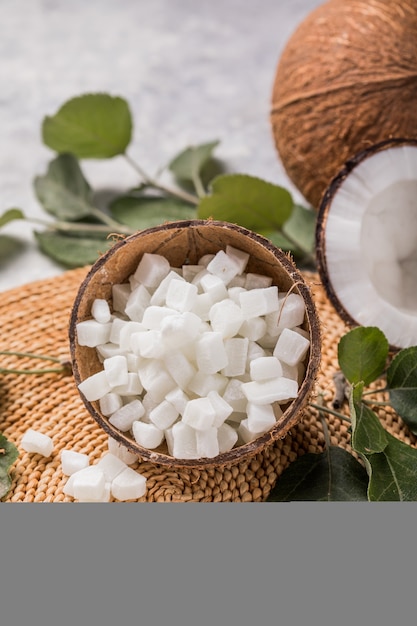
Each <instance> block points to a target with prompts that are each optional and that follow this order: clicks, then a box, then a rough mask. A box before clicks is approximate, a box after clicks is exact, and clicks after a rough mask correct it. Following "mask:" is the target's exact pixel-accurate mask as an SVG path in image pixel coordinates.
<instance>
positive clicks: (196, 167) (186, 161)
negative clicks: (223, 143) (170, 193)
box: [168, 140, 220, 181]
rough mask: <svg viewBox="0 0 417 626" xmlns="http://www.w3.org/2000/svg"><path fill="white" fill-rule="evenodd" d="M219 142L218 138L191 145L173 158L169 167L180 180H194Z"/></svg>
mask: <svg viewBox="0 0 417 626" xmlns="http://www.w3.org/2000/svg"><path fill="white" fill-rule="evenodd" d="M219 143H220V142H219V141H218V140H216V141H210V142H209V143H203V144H200V145H198V146H189V147H188V148H186V149H185V150H183V151H182V152H180V153H179V154H178V155H177V156H176V157H174V158H173V159H172V161H171V162H170V163H169V164H168V168H169V169H170V170H171V172H172V173H173V174H174V176H176V177H177V178H179V179H180V180H189V181H193V180H194V179H195V177H196V176H199V175H200V174H201V171H202V169H203V168H204V166H205V165H207V163H208V162H209V160H210V159H211V157H212V154H213V151H214V149H215V148H216V147H217V146H218V145H219Z"/></svg>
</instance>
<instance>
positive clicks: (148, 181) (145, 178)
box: [123, 152, 199, 206]
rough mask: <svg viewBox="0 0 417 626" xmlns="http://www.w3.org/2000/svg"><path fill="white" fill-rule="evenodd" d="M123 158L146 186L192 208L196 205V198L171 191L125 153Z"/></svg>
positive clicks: (177, 191)
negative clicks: (177, 199)
mask: <svg viewBox="0 0 417 626" xmlns="http://www.w3.org/2000/svg"><path fill="white" fill-rule="evenodd" d="M123 156H124V158H125V159H126V161H127V162H128V163H129V165H130V166H131V167H133V169H134V170H135V171H136V172H137V173H138V174H139V176H140V177H141V178H142V180H143V181H144V182H145V183H146V184H147V185H149V186H151V187H154V188H155V189H159V190H160V191H163V192H164V193H166V194H168V195H170V196H175V197H177V198H179V199H180V200H184V201H185V202H188V203H189V204H192V205H194V206H197V205H198V201H199V200H198V198H196V196H194V195H192V194H190V193H188V192H187V191H183V190H182V189H173V188H170V187H166V186H165V185H163V184H161V183H159V182H158V181H157V180H156V179H155V178H152V176H149V174H147V173H146V172H145V170H143V169H142V167H141V166H140V165H139V164H138V163H136V161H134V160H133V159H132V157H131V156H130V155H129V154H128V153H127V152H125V153H124V155H123Z"/></svg>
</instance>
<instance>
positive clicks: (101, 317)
mask: <svg viewBox="0 0 417 626" xmlns="http://www.w3.org/2000/svg"><path fill="white" fill-rule="evenodd" d="M91 315H92V316H93V318H94V319H95V320H96V321H97V322H100V324H105V323H107V322H110V320H111V311H110V307H109V303H108V302H107V300H104V298H95V299H94V301H93V304H92V305H91Z"/></svg>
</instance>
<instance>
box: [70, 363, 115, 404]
mask: <svg viewBox="0 0 417 626" xmlns="http://www.w3.org/2000/svg"><path fill="white" fill-rule="evenodd" d="M111 389H112V388H111V386H110V384H109V381H108V380H107V376H106V372H105V371H104V370H101V371H99V372H96V373H95V374H92V375H91V376H88V378H86V379H85V380H83V381H82V382H80V383H79V385H78V390H79V391H81V393H82V394H83V395H84V396H85V398H86V399H87V400H89V401H90V402H93V401H94V400H99V399H100V398H102V397H103V396H104V395H106V393H109V391H111Z"/></svg>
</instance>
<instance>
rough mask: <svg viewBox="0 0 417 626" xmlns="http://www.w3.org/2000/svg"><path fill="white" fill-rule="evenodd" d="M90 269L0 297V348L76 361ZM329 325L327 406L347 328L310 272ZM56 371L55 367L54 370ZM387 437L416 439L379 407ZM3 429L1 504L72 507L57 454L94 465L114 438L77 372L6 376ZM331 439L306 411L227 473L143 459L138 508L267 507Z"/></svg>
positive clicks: (337, 431)
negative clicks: (10, 449) (48, 445)
mask: <svg viewBox="0 0 417 626" xmlns="http://www.w3.org/2000/svg"><path fill="white" fill-rule="evenodd" d="M88 269H89V268H80V269H75V270H70V271H68V272H66V273H64V274H63V275H62V276H59V277H58V278H54V279H48V280H42V281H36V282H33V283H30V284H28V285H25V286H23V287H19V288H16V289H13V290H10V291H8V292H5V293H2V294H1V304H0V307H1V308H0V310H1V314H0V319H1V330H2V332H1V343H0V350H7V351H19V352H31V353H36V354H44V355H50V356H54V357H59V358H60V359H62V360H63V361H65V360H68V359H69V346H68V323H69V315H70V311H71V307H72V304H73V301H74V298H75V295H76V293H77V291H78V288H79V286H80V283H81V281H82V280H83V278H84V277H85V275H86V273H87V270H88ZM304 276H305V278H306V281H307V282H308V284H309V285H310V288H311V291H312V294H313V297H314V300H315V302H316V306H317V309H318V313H319V317H320V321H321V325H322V363H321V369H320V372H319V376H318V378H317V384H316V393H320V396H321V398H323V400H324V402H325V403H329V406H330V404H331V402H332V399H333V397H334V383H333V375H334V373H335V372H336V371H337V369H338V363H337V344H338V341H339V339H340V337H341V336H342V335H343V334H344V333H345V332H346V330H347V328H346V326H345V325H344V323H343V322H342V321H341V320H340V318H339V317H338V316H337V314H336V312H335V311H334V309H333V307H332V305H331V304H330V303H329V301H328V300H327V298H326V296H325V294H324V290H323V288H322V286H321V284H320V281H319V278H318V276H317V275H316V274H310V273H308V274H304ZM50 365H51V364H49V363H48V362H46V361H38V360H34V359H33V358H31V359H29V358H23V359H22V358H19V359H17V358H16V357H13V356H0V366H1V367H7V368H12V367H13V368H20V369H21V368H25V369H28V368H34V367H39V368H45V367H49V366H50ZM52 365H53V364H52ZM379 416H380V419H381V420H382V421H383V423H384V425H385V427H386V428H387V430H388V431H389V432H391V433H392V434H393V435H395V436H396V437H398V438H399V439H401V440H403V441H405V442H406V443H408V444H410V443H411V444H412V445H416V442H417V439H416V438H415V437H414V436H413V435H412V434H410V432H409V431H408V429H407V428H406V427H405V425H404V424H403V423H402V422H401V420H399V419H398V418H397V417H396V416H395V414H394V413H393V412H392V411H390V410H387V411H385V410H380V411H379ZM326 423H327V427H328V431H329V435H330V440H331V443H332V444H333V445H339V446H341V447H343V448H345V449H347V450H350V451H351V449H350V447H349V441H350V435H349V433H348V425H347V423H346V422H345V421H343V420H341V419H340V418H338V417H333V416H331V415H327V416H326ZM28 428H33V429H36V430H38V431H40V432H42V433H44V434H47V435H49V436H50V437H52V440H53V443H54V450H53V453H52V455H51V456H50V457H49V458H45V457H42V456H41V455H39V454H30V453H27V452H25V451H24V450H23V449H22V448H21V447H20V441H21V439H22V436H23V434H24V433H25V431H26V430H27V429H28ZM0 432H2V433H3V434H4V435H5V436H6V437H7V438H8V439H9V440H10V441H12V442H13V443H15V445H16V446H17V447H18V450H19V457H18V459H17V461H16V462H15V463H14V465H13V466H12V471H11V477H12V479H13V483H12V487H11V490H10V491H9V493H8V494H7V495H6V496H5V497H4V500H3V501H4V502H74V500H73V499H72V498H71V497H69V496H67V495H65V494H64V493H63V488H64V486H65V483H66V481H67V477H66V476H65V475H64V474H63V473H62V468H61V462H60V454H61V451H62V450H63V449H71V450H75V451H77V452H82V453H85V454H88V455H89V457H90V463H91V464H94V463H95V462H97V461H98V460H99V459H100V458H101V456H102V455H104V454H105V453H106V452H107V451H108V447H107V435H106V433H104V432H103V431H102V430H101V429H100V427H99V426H98V425H97V424H96V423H95V422H94V420H93V419H92V418H91V417H90V416H89V414H88V413H87V411H86V409H85V407H84V405H83V403H82V401H81V399H80V396H79V394H78V391H77V389H76V387H75V383H74V379H73V377H72V376H71V375H70V374H66V375H65V374H57V373H44V374H41V375H22V374H11V373H8V374H2V375H1V378H0ZM323 447H324V436H323V429H322V425H321V420H320V418H319V416H318V413H317V411H316V410H314V409H312V408H310V407H309V408H308V409H307V410H306V411H305V412H304V414H303V419H302V421H301V422H300V423H299V424H298V425H297V426H296V427H295V428H294V429H293V430H292V431H291V432H290V433H289V434H288V435H287V436H286V437H285V438H284V439H283V440H280V441H278V442H275V443H274V444H273V445H272V446H270V447H269V448H267V449H266V450H264V451H263V452H262V453H260V454H258V455H257V456H254V457H252V458H251V459H248V460H246V461H244V462H240V463H239V464H236V465H233V466H229V467H226V468H221V469H217V468H213V469H210V470H203V471H201V470H195V469H192V470H187V471H183V470H181V471H173V470H171V469H169V468H166V467H164V466H156V465H153V464H151V463H148V462H142V463H140V462H138V463H136V464H135V465H133V466H132V467H133V468H135V469H137V470H138V471H140V473H141V474H144V475H145V476H146V478H147V491H146V494H145V496H143V497H142V498H140V499H139V500H137V501H138V502H263V501H265V500H266V499H267V497H268V496H269V494H270V492H271V489H272V487H273V486H274V485H275V484H276V482H277V480H279V477H280V475H281V474H282V472H283V471H284V470H285V468H286V467H288V465H289V464H290V463H292V462H293V461H294V460H295V459H296V458H297V457H298V456H300V455H302V454H304V453H306V452H321V451H322V450H323Z"/></svg>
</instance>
